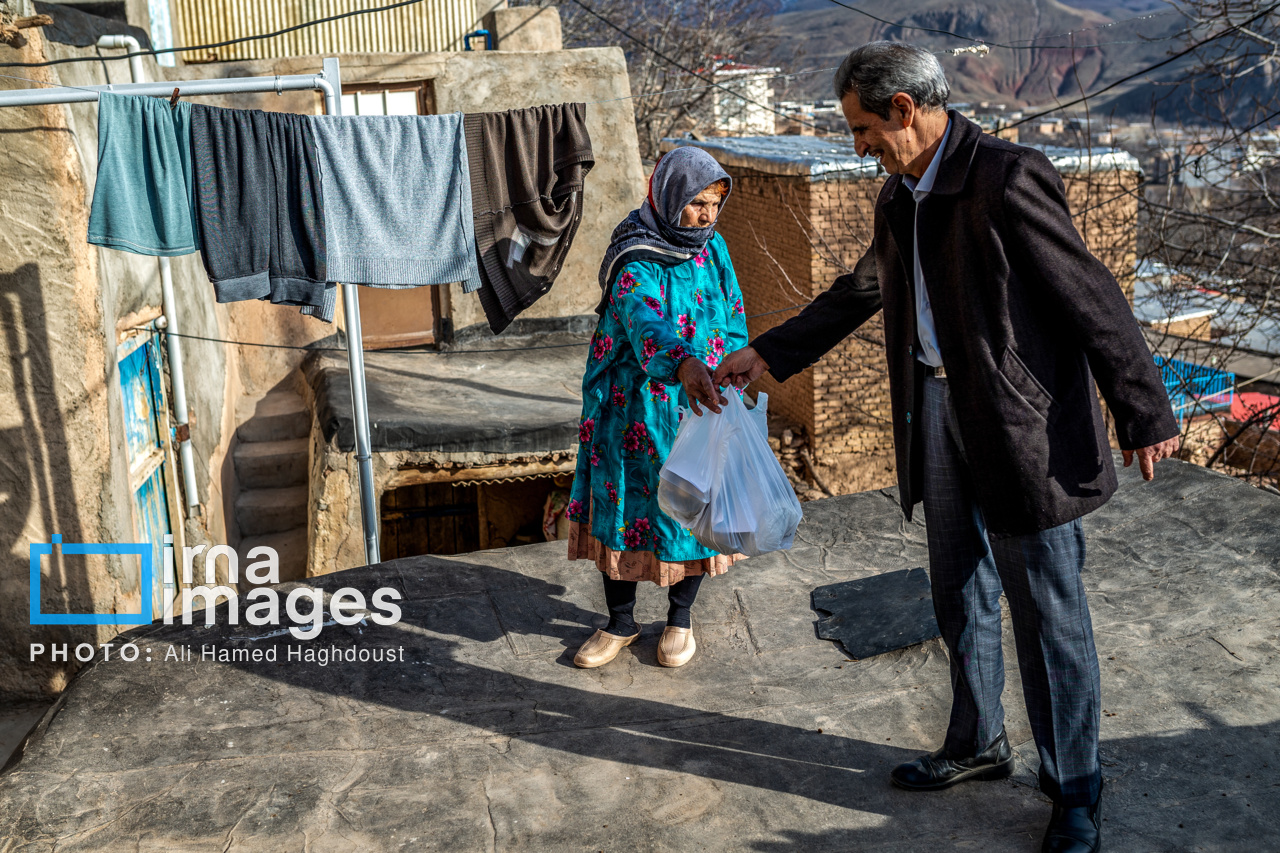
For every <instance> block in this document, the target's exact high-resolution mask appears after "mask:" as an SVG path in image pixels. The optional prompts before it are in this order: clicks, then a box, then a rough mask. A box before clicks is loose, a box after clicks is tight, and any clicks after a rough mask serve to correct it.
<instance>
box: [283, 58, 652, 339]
mask: <svg viewBox="0 0 1280 853" xmlns="http://www.w3.org/2000/svg"><path fill="white" fill-rule="evenodd" d="M341 59H342V78H343V81H344V83H353V84H358V83H373V82H408V81H413V80H433V81H435V96H436V109H437V111H438V112H441V113H446V112H492V111H496V110H509V109H517V108H520V107H529V106H536V105H538V104H554V103H560V102H564V101H582V102H585V103H587V104H588V105H589V106H588V107H587V129H588V131H589V132H590V134H591V140H592V148H593V150H594V152H595V157H596V164H595V166H594V167H593V168H592V170H591V173H590V174H589V175H588V176H587V183H586V192H585V193H584V196H583V199H584V210H583V216H582V225H581V227H580V228H579V229H578V234H577V237H576V238H575V239H574V243H573V248H572V250H571V251H570V253H569V256H568V258H566V260H565V263H564V267H563V269H562V271H561V273H560V276H559V277H558V278H557V279H556V284H555V287H553V288H552V289H551V292H549V293H548V294H547V295H546V296H544V297H543V298H542V299H541V300H539V301H538V302H537V303H536V304H534V305H533V307H531V308H530V309H529V310H528V311H526V312H525V313H523V314H521V315H520V316H521V317H523V318H539V317H565V316H571V315H575V314H588V313H591V312H592V311H593V310H595V306H596V303H597V302H599V301H600V287H599V284H598V283H597V281H596V277H597V273H598V271H599V266H600V258H601V257H602V256H603V255H604V250H605V249H606V248H607V247H608V245H609V235H610V234H612V233H613V228H614V226H616V225H617V224H618V223H619V222H621V221H622V219H623V218H625V217H626V215H627V213H628V212H629V211H631V210H632V209H633V208H635V207H636V206H637V205H638V204H639V203H640V202H641V201H642V195H641V194H642V192H643V188H644V182H645V176H644V173H643V171H642V170H641V167H640V148H639V142H638V141H637V138H636V129H635V118H634V115H633V113H632V109H631V102H630V101H626V100H617V99H618V98H627V97H630V95H631V86H630V83H629V81H628V79H627V73H626V63H625V59H624V58H623V54H622V51H621V49H619V48H616V47H610V48H591V49H585V50H562V51H554V52H545V53H544V52H510V53H508V52H504V51H501V50H499V51H493V52H472V53H441V54H424V55H421V56H412V57H406V56H394V55H382V56H369V55H365V56H343V57H341ZM289 67H290V69H291V70H290V71H289V72H288V73H300V70H298V71H295V70H292V69H300V68H301V67H302V66H299V65H298V64H296V62H295V63H293V64H291V65H290V66H289ZM312 67H314V66H312ZM282 73H283V72H282ZM600 101H605V102H607V103H596V102H600ZM449 302H450V311H451V314H452V318H453V327H454V329H456V330H462V329H465V328H467V327H468V326H472V325H475V324H478V323H483V322H484V312H483V310H482V309H481V307H480V300H479V298H478V297H477V296H476V295H475V294H465V293H463V292H462V289H461V288H460V287H452V288H450V290H449Z"/></svg>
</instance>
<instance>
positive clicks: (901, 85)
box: [835, 41, 951, 119]
mask: <svg viewBox="0 0 1280 853" xmlns="http://www.w3.org/2000/svg"><path fill="white" fill-rule="evenodd" d="M835 84H836V98H837V99H843V98H844V96H845V95H847V94H849V93H850V92H855V93H857V95H858V103H859V104H861V105H862V108H863V109H864V110H866V111H867V112H869V113H875V114H876V115H878V116H880V118H883V119H887V118H888V117H889V110H890V108H891V107H892V106H893V96H894V95H896V94H898V93H899V92H905V93H906V94H908V95H910V96H911V100H913V101H915V102H916V106H917V107H920V108H921V109H923V110H935V109H946V107H947V98H948V97H949V96H950V95H951V87H950V86H948V85H947V77H946V75H945V74H943V73H942V63H940V62H938V57H936V56H934V55H933V54H932V53H930V52H929V51H927V50H925V49H924V48H920V47H916V46H915V45H913V44H903V43H902V42H896V41H873V42H869V43H868V44H864V45H863V46H862V47H860V48H857V49H856V50H854V51H853V52H852V53H850V54H849V55H848V56H846V57H845V60H844V62H842V63H840V70H839V71H837V72H836V79H835Z"/></svg>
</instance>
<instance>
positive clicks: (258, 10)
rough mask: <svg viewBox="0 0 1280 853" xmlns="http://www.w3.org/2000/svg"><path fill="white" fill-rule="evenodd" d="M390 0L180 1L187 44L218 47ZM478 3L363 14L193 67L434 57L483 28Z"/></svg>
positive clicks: (429, 2) (442, 1)
mask: <svg viewBox="0 0 1280 853" xmlns="http://www.w3.org/2000/svg"><path fill="white" fill-rule="evenodd" d="M383 3H384V0H217V2H209V0H176V2H175V4H174V8H175V11H176V12H177V17H178V38H179V39H180V42H181V44H183V45H194V44H214V43H217V42H220V41H227V40H229V39H232V38H238V37H241V36H243V35H245V34H246V33H266V32H274V31H276V30H281V29H285V28H287V27H291V26H296V25H298V24H301V23H305V22H306V21H313V20H316V19H318V18H325V17H329V16H331V15H337V14H341V13H343V12H351V11H354V10H356V9H370V8H374V7H376V6H379V5H383ZM475 17H476V4H475V0H425V1H424V2H422V3H416V4H414V5H412V6H403V7H401V8H399V9H390V10H387V11H385V12H375V13H373V14H369V15H355V16H352V17H350V18H344V19H342V20H340V21H332V22H329V23H325V24H320V25H318V26H314V27H306V28H304V29H300V30H297V31H295V32H292V33H287V34H285V35H282V36H277V37H275V38H270V39H262V40H260V41H251V42H243V43H241V44H234V45H231V46H229V47H223V48H217V49H216V50H215V51H212V55H210V56H204V57H202V56H198V55H195V54H186V55H185V56H186V60H187V61H188V62H200V61H213V60H220V61H226V60H234V59H272V58H278V57H285V56H308V55H311V54H320V53H327V54H334V53H431V52H437V51H449V50H462V48H463V37H464V36H465V35H466V34H467V33H469V32H471V31H473V30H474V29H475V28H476V27H477V26H479V24H478V23H477V21H476V20H475Z"/></svg>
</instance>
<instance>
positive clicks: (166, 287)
mask: <svg viewBox="0 0 1280 853" xmlns="http://www.w3.org/2000/svg"><path fill="white" fill-rule="evenodd" d="M98 47H103V48H123V49H125V50H127V51H129V53H141V52H142V45H140V44H139V43H138V40H137V39H136V38H134V37H133V36H120V35H114V36H101V37H100V38H99V39H98ZM129 76H130V77H132V78H133V82H135V83H145V82H146V79H145V78H146V74H145V73H144V72H143V68H142V57H141V56H131V57H129ZM157 260H159V261H160V299H161V304H162V305H163V307H164V316H163V317H161V318H160V320H159V321H157V323H156V325H157V326H159V327H160V328H162V329H164V330H165V331H167V332H168V333H169V334H167V335H165V336H164V339H165V343H166V344H167V349H168V353H169V378H170V384H171V385H172V386H173V417H174V420H176V421H177V422H178V423H177V427H176V429H175V432H176V435H177V436H178V455H179V457H180V458H181V459H182V491H183V492H184V493H185V494H186V498H187V506H199V505H200V495H199V493H198V492H197V491H196V465H195V454H194V453H193V451H192V449H191V432H190V430H191V427H190V426H189V423H190V421H189V420H188V413H187V382H186V378H185V377H186V374H185V372H184V371H183V368H182V339H181V338H180V337H178V309H177V305H176V304H175V302H174V298H173V270H172V269H171V268H170V265H169V259H168V258H158V259H157Z"/></svg>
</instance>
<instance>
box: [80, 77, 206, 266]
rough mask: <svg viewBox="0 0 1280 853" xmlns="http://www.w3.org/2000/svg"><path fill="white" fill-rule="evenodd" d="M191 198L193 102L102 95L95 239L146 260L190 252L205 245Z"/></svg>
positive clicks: (91, 218) (92, 235)
mask: <svg viewBox="0 0 1280 853" xmlns="http://www.w3.org/2000/svg"><path fill="white" fill-rule="evenodd" d="M192 199H193V196H192V191H191V105H190V104H188V103H185V102H183V103H179V104H178V105H177V106H175V107H170V106H169V104H168V102H166V101H165V100H164V99H157V98H145V97H139V96H136V95H113V94H111V93H110V92H103V93H102V94H101V96H100V97H99V99H98V179H97V182H96V183H95V184H94V187H93V206H92V208H91V209H90V211H89V242H90V243H93V244H95V245H98V246H107V247H109V248H112V249H123V250H124V251H126V252H135V253H137V254H139V255H163V256H173V255H189V254H191V253H192V252H194V251H196V250H197V249H198V248H200V246H199V244H198V243H197V242H196V230H195V226H194V222H195V216H194V208H193V200H192Z"/></svg>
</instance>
